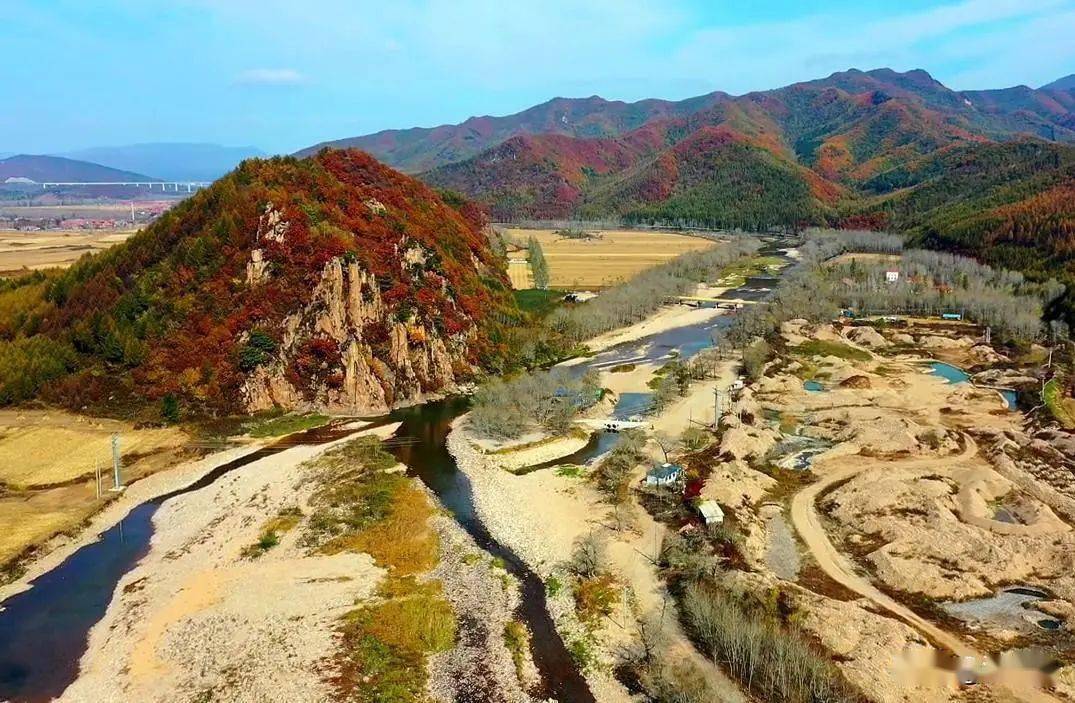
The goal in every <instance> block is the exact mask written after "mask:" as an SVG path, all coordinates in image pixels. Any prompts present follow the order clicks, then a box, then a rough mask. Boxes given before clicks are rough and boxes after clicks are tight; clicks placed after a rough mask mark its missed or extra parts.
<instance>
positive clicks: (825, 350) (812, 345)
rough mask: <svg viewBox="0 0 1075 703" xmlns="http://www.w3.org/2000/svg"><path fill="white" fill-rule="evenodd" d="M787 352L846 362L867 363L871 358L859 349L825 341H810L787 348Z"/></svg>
mask: <svg viewBox="0 0 1075 703" xmlns="http://www.w3.org/2000/svg"><path fill="white" fill-rule="evenodd" d="M789 351H791V353H792V354H795V355H797V356H835V357H837V358H840V359H847V360H848V361H869V360H870V358H871V357H870V355H869V353H867V352H865V351H863V350H861V349H855V348H854V347H852V346H849V345H847V344H842V343H841V342H831V341H828V340H825V339H811V340H808V341H806V342H803V343H802V344H800V345H798V346H795V347H789Z"/></svg>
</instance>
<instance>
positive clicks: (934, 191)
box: [421, 69, 1075, 321]
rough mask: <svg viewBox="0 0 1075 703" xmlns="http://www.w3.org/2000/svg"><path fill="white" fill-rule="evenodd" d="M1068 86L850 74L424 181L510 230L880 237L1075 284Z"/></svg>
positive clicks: (505, 153) (557, 138)
mask: <svg viewBox="0 0 1075 703" xmlns="http://www.w3.org/2000/svg"><path fill="white" fill-rule="evenodd" d="M1067 86H1068V82H1066V81H1065V80H1061V81H1057V82H1056V83H1053V84H1050V85H1049V86H1046V87H1044V88H1042V89H1039V90H1034V89H1031V88H1027V87H1026V86H1019V87H1015V88H1007V89H1003V90H984V91H965V92H957V91H953V90H950V89H948V88H946V87H945V86H944V85H942V84H941V83H939V82H938V81H936V80H934V79H933V78H932V77H931V76H930V75H929V74H928V73H926V72H925V71H910V72H907V73H897V72H895V71H891V70H887V69H881V70H876V71H869V72H863V71H854V70H852V71H847V72H844V73H837V74H834V75H832V76H829V77H828V78H825V79H820V80H816V81H808V82H805V83H799V84H795V85H792V86H788V87H786V88H781V89H778V90H771V91H764V92H759V93H751V94H748V95H744V96H740V97H731V96H725V95H717V96H714V98H713V100H712V104H710V105H708V106H706V107H704V108H702V109H700V110H697V111H695V112H693V113H690V114H687V115H681V116H676V117H671V118H662V119H654V120H650V121H648V122H647V123H646V124H645V125H643V126H641V127H639V128H638V129H635V130H632V131H628V132H624V133H622V134H619V135H617V136H615V137H611V138H592V139H579V138H576V137H570V136H564V135H559V134H557V135H552V134H535V135H526V136H525V137H513V138H511V139H509V140H507V141H505V142H503V143H501V144H499V145H497V146H494V147H491V148H489V149H486V150H485V151H483V152H481V153H479V154H477V155H475V156H472V157H470V158H468V159H465V160H463V161H459V162H455V163H450V164H445V165H442V166H439V167H437V168H435V169H432V170H430V171H429V172H427V173H425V174H423V175H422V176H421V177H422V178H423V179H424V180H426V181H427V182H429V183H431V184H434V185H436V186H438V187H442V188H447V189H451V190H455V191H458V192H460V193H463V194H465V195H467V196H469V197H471V198H474V199H476V200H477V201H479V202H481V203H482V204H483V205H484V206H485V207H486V208H487V209H488V210H489V212H490V213H491V215H492V217H493V218H494V219H498V220H518V219H551V218H552V219H562V218H570V217H580V218H585V219H603V218H616V219H621V220H625V221H627V222H642V223H663V224H693V225H701V226H710V227H739V228H744V229H766V228H798V227H801V226H804V225H812V224H827V225H835V226H865V227H879V228H887V229H895V230H899V231H906V232H909V233H911V234H912V235H913V236H914V237H915V238H917V239H919V240H920V241H922V242H924V243H927V244H929V245H930V246H934V247H937V248H944V249H954V250H958V251H960V252H962V253H966V254H971V255H976V256H979V258H982V259H983V260H986V261H989V262H992V263H994V264H1001V265H1004V266H1006V267H1008V268H1018V269H1020V270H1022V271H1024V272H1026V273H1028V274H1030V275H1032V276H1037V277H1042V276H1059V277H1061V278H1062V279H1063V280H1065V281H1068V282H1075V263H1072V258H1071V251H1072V249H1073V248H1075V206H1073V204H1072V203H1073V198H1072V197H1071V196H1072V193H1073V192H1075V171H1073V169H1072V166H1071V163H1072V159H1073V158H1075V157H1073V156H1072V155H1073V154H1075V90H1072V89H1071V88H1069V87H1067ZM1072 288H1075V286H1072ZM1072 300H1073V298H1072V295H1071V294H1069V295H1068V296H1067V297H1065V298H1064V299H1063V301H1062V305H1063V306H1066V311H1065V312H1066V314H1067V315H1068V316H1069V317H1075V315H1073V313H1072V311H1073V309H1075V305H1073V303H1072ZM1073 321H1075V320H1073Z"/></svg>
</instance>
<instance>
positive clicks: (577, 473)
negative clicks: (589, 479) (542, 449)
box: [556, 464, 586, 478]
mask: <svg viewBox="0 0 1075 703" xmlns="http://www.w3.org/2000/svg"><path fill="white" fill-rule="evenodd" d="M556 475H557V476H564V477H566V478H581V477H583V476H585V475H586V467H585V466H579V465H578V464H561V465H560V466H557V467H556Z"/></svg>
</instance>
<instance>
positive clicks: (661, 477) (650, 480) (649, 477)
mask: <svg viewBox="0 0 1075 703" xmlns="http://www.w3.org/2000/svg"><path fill="white" fill-rule="evenodd" d="M681 478H683V467H682V466H679V465H678V464H669V463H668V462H665V463H663V464H661V465H660V466H654V467H653V468H652V469H650V470H649V471H647V472H646V485H647V486H668V485H671V484H673V483H675V482H676V481H678V480H679V479H681Z"/></svg>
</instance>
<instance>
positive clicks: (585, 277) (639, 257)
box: [502, 227, 712, 289]
mask: <svg viewBox="0 0 1075 703" xmlns="http://www.w3.org/2000/svg"><path fill="white" fill-rule="evenodd" d="M502 231H503V233H504V235H505V236H506V237H507V238H508V239H509V240H512V241H514V242H516V243H518V244H521V245H524V246H525V244H526V241H527V240H528V239H529V238H530V237H536V238H537V240H538V242H539V243H540V244H541V248H542V250H543V251H544V252H545V259H546V261H547V262H548V264H549V279H550V280H549V286H550V287H552V288H562V289H579V288H604V287H607V286H611V285H613V284H615V283H618V282H619V281H621V280H624V279H627V278H630V277H631V276H633V275H635V274H636V273H638V272H639V271H642V270H644V269H647V268H649V267H651V266H656V265H657V264H661V263H664V262H665V261H667V260H669V259H671V258H673V257H676V256H679V255H680V254H683V253H685V252H688V251H696V250H698V249H705V248H707V247H710V246H712V242H711V241H709V240H706V239H701V238H699V237H690V236H687V235H683V234H672V233H669V232H641V231H623V230H600V231H599V230H589V231H593V232H596V233H597V234H599V237H600V238H599V239H591V240H580V239H564V238H562V237H559V236H557V235H556V234H555V232H554V230H548V229H520V228H512V227H507V228H504V229H503V230H502ZM508 256H509V258H512V259H515V258H525V251H519V252H509V254H508ZM509 277H510V278H511V282H512V286H514V287H515V288H523V287H529V286H530V285H532V283H531V282H530V277H529V271H528V270H527V268H526V267H525V266H518V265H512V266H509Z"/></svg>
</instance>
